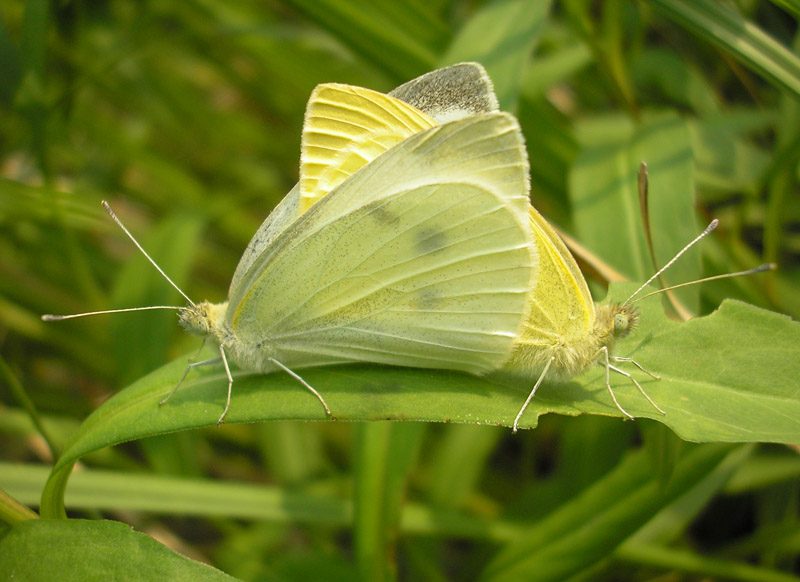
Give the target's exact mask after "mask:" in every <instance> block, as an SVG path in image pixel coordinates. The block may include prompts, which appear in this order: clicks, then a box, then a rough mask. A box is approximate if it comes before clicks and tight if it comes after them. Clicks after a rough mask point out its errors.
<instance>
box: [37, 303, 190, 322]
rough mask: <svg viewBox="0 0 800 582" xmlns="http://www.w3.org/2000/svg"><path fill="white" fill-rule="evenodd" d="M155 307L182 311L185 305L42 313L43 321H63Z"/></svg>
mask: <svg viewBox="0 0 800 582" xmlns="http://www.w3.org/2000/svg"><path fill="white" fill-rule="evenodd" d="M154 309H172V310H174V311H180V310H181V309H185V308H184V307H178V306H177V305H147V306H146V307H125V308H122V309H103V310H101V311H87V312H85V313H71V314H69V315H53V314H52V313H45V314H44V315H42V321H63V320H65V319H75V318H77V317H88V316H90V315H105V314H107V313H128V312H129V311H152V310H154Z"/></svg>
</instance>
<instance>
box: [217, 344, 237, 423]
mask: <svg viewBox="0 0 800 582" xmlns="http://www.w3.org/2000/svg"><path fill="white" fill-rule="evenodd" d="M219 355H220V358H222V367H223V368H225V375H226V376H227V377H228V396H227V398H226V399H225V409H224V410H223V411H222V414H220V415H219V418H218V419H217V425H220V424H222V423H223V422H225V417H226V416H227V415H228V410H229V409H230V407H231V392H232V391H233V375H231V369H230V367H229V366H228V358H227V357H226V356H225V350H224V348H223V347H222V346H221V345H220V346H219Z"/></svg>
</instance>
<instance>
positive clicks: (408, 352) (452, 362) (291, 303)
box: [228, 113, 532, 371]
mask: <svg viewBox="0 0 800 582" xmlns="http://www.w3.org/2000/svg"><path fill="white" fill-rule="evenodd" d="M531 272H532V259H531V231H530V228H529V227H528V223H527V160H526V157H525V150H524V145H523V143H522V138H521V134H520V132H519V128H518V126H517V124H516V121H515V120H514V119H513V117H511V116H508V115H506V114H501V113H496V114H488V115H484V116H479V117H474V118H468V119H463V120H460V121H457V122H453V123H449V124H446V125H443V126H439V127H436V128H433V129H430V130H427V131H425V132H423V133H420V134H418V135H415V136H413V137H411V138H409V139H408V140H406V141H405V142H403V143H402V144H401V145H399V146H397V147H395V148H393V149H392V150H390V151H388V152H387V153H386V154H384V155H383V156H381V157H380V158H378V159H376V160H375V161H374V162H372V163H371V164H369V166H367V167H365V168H364V169H363V170H362V171H361V172H359V173H357V174H355V175H354V176H353V177H351V178H350V179H348V180H347V181H345V182H344V183H343V184H342V185H341V186H340V187H339V188H337V189H336V190H334V191H333V192H332V193H331V194H330V195H329V196H328V197H326V198H324V199H323V200H321V201H320V202H319V203H318V204H317V205H315V206H314V207H313V208H312V209H311V210H310V211H309V212H308V213H306V214H305V215H304V216H303V217H302V218H301V219H299V220H298V221H297V222H295V223H294V224H292V225H291V227H289V229H287V230H286V231H285V232H284V234H283V235H281V236H280V237H279V238H278V239H276V240H275V242H274V243H273V245H271V247H270V248H269V249H266V250H265V252H264V253H263V254H262V256H261V257H259V259H258V260H257V261H256V262H255V263H254V264H253V266H252V268H251V269H250V271H249V272H248V273H247V274H246V276H245V277H244V278H243V280H242V285H241V288H239V289H235V290H234V293H233V294H232V296H231V300H230V304H229V311H228V320H229V323H230V325H231V328H232V329H233V331H234V333H235V334H236V336H237V338H238V339H239V340H240V341H242V342H244V344H246V345H248V346H265V345H269V346H272V347H274V348H277V350H278V353H279V354H280V356H281V357H282V358H283V360H282V361H283V362H284V363H285V364H287V365H289V366H290V367H291V366H296V367H302V366H307V365H316V364H320V363H327V362H341V361H373V362H384V363H391V364H396V365H406V366H422V367H443V368H451V369H460V370H468V371H484V370H489V369H493V368H495V367H498V366H499V365H501V364H502V363H503V361H504V360H505V359H507V357H508V354H509V353H510V346H511V342H512V341H513V339H514V338H515V336H516V334H517V333H518V332H519V329H520V326H521V324H522V322H523V320H524V318H525V315H526V294H527V290H528V289H529V286H530V280H531Z"/></svg>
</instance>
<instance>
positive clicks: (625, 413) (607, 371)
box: [600, 346, 638, 420]
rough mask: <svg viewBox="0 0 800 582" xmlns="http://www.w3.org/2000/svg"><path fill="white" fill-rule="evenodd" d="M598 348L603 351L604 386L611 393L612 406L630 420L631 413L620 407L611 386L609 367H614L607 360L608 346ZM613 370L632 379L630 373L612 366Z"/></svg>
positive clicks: (631, 417) (631, 418)
mask: <svg viewBox="0 0 800 582" xmlns="http://www.w3.org/2000/svg"><path fill="white" fill-rule="evenodd" d="M600 349H601V351H602V352H603V359H604V362H605V366H604V367H605V369H606V388H607V389H608V393H609V394H610V395H611V400H613V401H614V406H616V407H617V410H619V411H620V412H621V413H622V414H624V415H625V417H626V418H628V419H630V420H633V415H631V413H629V412H628V411H627V410H625V409H624V408H622V406H621V405H620V403H619V402H618V401H617V397H616V395H615V394H614V390H613V389H612V388H611V369H612V368H614V367H613V366H612V365H611V362H610V361H609V357H608V348H607V347H606V346H603V347H602V348H600ZM614 371H620V372H621V373H622V374H623V375H625V376H628V377H629V378H631V379H632V380H633V376H631V375H630V374H627V373H625V372H622V371H621V370H618V369H617V368H614ZM633 381H634V382H636V380H633ZM636 384H637V385H638V382H636Z"/></svg>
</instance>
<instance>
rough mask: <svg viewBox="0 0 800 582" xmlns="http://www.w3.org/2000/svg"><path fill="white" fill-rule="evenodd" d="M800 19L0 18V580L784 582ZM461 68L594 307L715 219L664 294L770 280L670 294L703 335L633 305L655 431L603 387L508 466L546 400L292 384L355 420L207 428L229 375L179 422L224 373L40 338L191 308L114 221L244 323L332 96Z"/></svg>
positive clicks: (198, 9)
mask: <svg viewBox="0 0 800 582" xmlns="http://www.w3.org/2000/svg"><path fill="white" fill-rule="evenodd" d="M798 14H800V10H798V4H797V2H795V1H789V0H780V1H777V0H776V1H774V2H743V1H742V2H716V1H713V0H703V1H688V0H658V1H653V2H649V3H645V2H640V3H627V2H626V3H622V2H620V3H616V2H610V3H590V2H587V1H585V0H563V1H561V2H555V1H554V2H535V3H531V2H528V1H526V0H494V1H485V2H470V3H463V2H457V1H454V0H429V1H427V2H421V1H417V0H413V1H409V2H393V1H390V0H373V1H371V2H366V1H360V0H359V1H357V2H336V1H333V0H326V1H320V2H317V1H310V0H286V1H285V2H277V3H262V2H254V1H252V0H237V1H236V2H210V1H208V0H191V1H188V2H179V3H130V2H121V1H115V0H112V1H110V2H104V3H94V2H68V3H64V2H55V3H53V2H45V1H43V0H28V1H27V2H22V1H21V0H13V1H11V2H6V3H3V5H2V7H0V127H1V128H2V136H1V139H0V332H1V333H0V337H1V338H2V344H0V345H2V348H1V350H0V353H1V354H2V362H0V364H2V365H1V366H0V372H2V375H0V378H2V382H0V395H1V396H2V399H3V402H4V407H3V409H2V410H0V431H2V438H3V440H4V445H3V447H2V450H3V457H2V459H0V488H2V489H3V490H5V491H6V492H7V493H8V494H9V495H0V516H2V522H3V525H2V526H0V527H2V529H0V571H2V572H4V573H7V572H13V573H15V575H17V576H18V577H19V578H20V579H52V578H53V577H54V573H57V574H58V577H59V579H81V580H84V579H91V578H99V577H105V578H113V577H117V578H120V579H135V577H136V576H138V577H139V578H140V579H155V578H158V579H181V578H190V577H191V579H202V578H203V577H207V578H213V577H220V578H221V577H223V576H224V574H222V573H221V572H220V571H217V570H212V569H210V568H208V567H206V566H203V565H201V564H199V563H198V562H196V561H194V560H199V561H206V562H210V563H212V564H214V566H215V567H217V568H219V570H222V571H225V572H227V573H228V574H230V575H232V576H236V577H238V578H242V579H263V578H281V579H342V580H351V579H354V578H357V577H361V578H364V579H370V580H380V579H391V578H393V577H400V578H405V579H420V578H424V579H450V578H453V579H472V578H478V577H481V578H484V579H512V577H513V579H517V580H563V579H567V578H569V579H573V580H574V579H592V580H602V579H607V580H617V579H622V578H624V579H646V578H652V577H654V576H659V575H664V574H666V575H669V576H673V577H680V576H681V575H683V576H684V577H691V576H697V577H705V578H712V577H718V578H724V579H731V580H796V579H798V578H797V575H798V574H800V565H799V564H800V539H798V537H797V531H800V528H799V527H798V525H800V524H799V523H798V522H800V509H799V508H798V498H799V497H798V492H799V491H800V460H798V456H797V451H796V445H797V443H800V420H798V419H800V383H799V382H798V378H800V326H798V324H797V323H796V321H794V320H793V319H792V318H797V316H798V314H800V299H798V298H800V289H798V287H800V276H798V273H799V272H800V270H799V269H798V263H799V261H798V256H800V239H799V238H798V236H797V232H798V229H797V226H798V224H800V204H798V203H797V200H798V198H797V195H798V179H799V178H800V173H799V172H798V160H800V104H799V103H800V102H799V101H798V97H800V58H799V57H798V47H800V41H799V40H798V38H797V36H796V33H795V30H796V28H797V22H796V20H794V19H796V18H797V16H798ZM470 59H474V60H479V61H481V62H483V63H484V64H485V65H486V67H487V69H488V70H489V73H490V75H491V76H492V78H493V80H494V82H495V86H496V88H497V91H498V95H499V96H500V98H501V102H502V105H503V108H505V109H507V110H510V111H513V112H515V113H516V115H517V116H518V117H519V119H520V121H521V124H522V126H523V131H524V133H525V136H526V140H527V145H528V150H529V154H530V158H531V169H532V184H533V201H534V204H535V205H536V206H537V207H538V208H539V209H540V210H541V211H542V213H543V214H544V215H545V216H546V217H547V218H548V219H549V220H551V221H552V222H553V224H555V225H557V226H558V227H559V228H561V230H562V231H563V232H565V233H567V234H569V235H570V236H571V237H572V238H574V239H575V240H577V241H578V242H579V243H580V244H581V245H582V246H583V247H584V248H585V249H586V252H585V253H581V255H582V257H583V258H584V259H585V261H586V265H587V269H586V272H587V274H590V275H592V276H591V277H590V282H592V284H593V285H597V289H596V291H597V293H596V295H597V297H598V298H600V297H603V296H604V295H605V291H604V290H602V288H601V287H602V284H603V283H605V282H607V281H608V280H615V279H621V278H628V279H631V280H632V281H636V282H640V281H642V280H643V279H644V278H646V277H647V276H648V275H649V274H650V273H651V272H652V271H653V269H654V262H655V263H658V264H663V263H664V262H665V261H666V260H667V259H668V258H669V257H670V256H672V254H674V253H675V252H676V251H677V250H678V249H679V248H681V246H683V244H685V242H686V241H688V240H689V239H691V238H692V237H693V236H694V235H695V234H696V233H697V232H698V231H699V230H700V228H701V227H702V225H703V224H704V223H705V222H707V221H708V220H709V219H710V218H711V217H717V218H719V219H720V221H721V227H720V228H719V229H718V231H717V232H716V233H715V234H714V235H713V236H712V237H710V238H709V239H707V240H705V241H704V242H703V243H702V244H701V245H700V246H699V247H698V248H695V249H693V250H692V251H690V252H689V253H688V254H687V256H685V257H683V258H682V259H681V261H680V262H679V263H678V264H677V265H676V266H675V268H674V269H672V270H670V271H669V272H668V273H666V274H665V276H664V279H665V281H664V283H665V284H674V283H679V282H682V281H686V280H690V279H693V278H696V277H699V276H705V275H714V274H719V273H725V272H731V271H737V270H741V269H745V268H748V267H751V266H753V265H755V264H758V263H761V262H776V263H778V264H779V270H778V271H777V272H774V273H767V274H762V275H757V276H755V277H751V278H748V279H736V280H727V281H716V282H711V283H708V284H705V285H702V286H699V287H692V288H688V289H681V290H678V291H677V292H676V293H675V295H676V297H677V300H678V302H679V305H678V307H677V312H678V313H682V314H685V313H693V314H695V315H697V317H696V318H694V319H692V320H691V321H688V322H678V321H674V320H672V319H670V318H669V317H668V316H667V315H665V309H667V311H668V312H671V311H672V310H673V308H672V307H668V306H666V302H662V301H661V300H659V299H658V298H651V299H647V300H645V301H642V302H641V303H640V304H639V305H640V306H641V309H642V317H641V322H640V325H639V327H638V329H637V330H636V331H635V333H633V334H631V336H630V337H628V338H626V339H625V340H623V341H622V342H620V344H619V345H618V347H617V350H616V351H617V353H618V354H619V355H624V356H632V357H635V358H636V360H637V361H638V362H639V363H641V364H642V365H643V366H645V367H646V368H647V369H648V370H650V371H652V372H654V373H657V374H658V375H659V376H660V378H661V379H660V380H658V381H656V380H652V379H650V378H648V377H647V376H645V375H643V374H641V373H639V372H637V371H635V369H634V371H633V374H634V375H635V376H636V377H637V378H640V379H641V381H642V384H643V386H644V388H645V389H646V390H647V392H648V394H650V395H651V396H652V397H653V399H654V400H655V401H656V402H657V403H659V405H660V406H662V407H663V408H664V409H665V411H666V415H664V416H662V415H660V414H658V413H657V411H655V410H654V409H653V408H652V407H651V406H649V404H648V403H647V402H646V401H645V400H644V399H643V398H642V397H641V395H640V394H639V393H638V392H637V391H636V389H635V388H634V387H633V386H632V385H631V384H630V383H629V382H627V381H626V380H625V379H624V378H622V377H616V378H613V379H612V382H613V385H614V388H615V392H616V394H617V397H618V398H619V399H620V401H621V403H622V404H623V406H625V407H626V408H627V409H628V410H630V411H631V412H632V413H634V415H636V416H637V417H642V418H641V419H640V420H637V421H635V422H626V423H623V422H621V421H620V414H619V412H618V411H617V410H616V409H615V408H614V407H613V406H612V405H611V403H610V400H609V397H608V393H607V391H606V389H605V385H604V377H603V376H604V373H603V370H602V369H599V368H598V369H596V370H591V371H589V372H587V373H586V374H584V375H583V376H581V377H579V378H575V379H574V380H572V381H570V382H567V383H564V384H554V383H546V384H545V385H544V386H543V387H542V389H541V390H540V392H539V393H538V394H537V397H536V399H535V400H534V401H533V403H532V405H531V407H530V408H529V410H528V411H527V413H526V415H525V416H524V418H523V422H522V426H523V427H525V428H533V427H536V429H535V430H523V431H521V432H520V433H519V434H517V435H512V434H511V432H510V430H508V429H507V428H504V427H507V426H509V424H510V423H511V421H512V420H513V418H514V415H515V414H516V412H517V410H518V408H519V406H520V405H521V402H522V400H523V399H524V397H525V395H526V393H527V391H528V389H529V388H530V386H529V381H523V380H520V379H518V378H514V377H506V376H501V375H495V376H490V377H487V378H477V377H472V376H468V375H464V374H456V373H450V372H441V371H432V370H414V369H397V368H388V367H381V366H367V365H364V366H343V367H329V368H320V369H314V370H307V371H306V370H304V371H303V377H304V378H305V379H306V380H307V381H309V382H310V383H311V384H312V385H313V386H314V387H316V388H318V389H319V390H320V391H321V392H322V393H323V394H324V396H325V398H326V400H327V401H328V403H329V404H330V406H331V408H332V410H333V413H334V416H335V417H336V422H323V421H324V413H323V411H322V409H321V407H320V406H319V403H318V402H317V401H316V400H315V399H314V398H313V396H311V395H310V394H309V393H308V392H306V391H304V390H303V389H302V387H300V386H299V385H298V384H297V382H295V381H294V380H292V379H291V378H289V377H287V376H286V375H284V374H272V375H268V376H259V375H253V374H244V373H242V372H239V371H237V372H236V382H235V384H234V397H233V403H232V408H231V411H230V415H229V417H228V422H227V424H226V425H225V426H223V427H219V428H216V427H214V424H215V421H216V418H217V417H218V415H219V413H220V411H221V408H222V405H223V402H224V391H225V382H224V379H223V375H222V373H221V371H220V370H219V369H216V368H213V367H212V368H205V369H200V370H195V371H193V372H192V373H191V374H190V375H189V377H188V378H187V380H186V382H185V384H184V385H183V386H182V387H181V389H180V390H179V391H178V392H177V393H176V394H175V396H174V397H173V398H172V399H171V400H170V401H169V402H168V403H166V404H165V405H163V406H159V405H158V402H159V400H161V398H163V396H164V395H165V394H166V393H167V392H169V391H170V390H171V388H172V387H173V386H174V385H175V382H176V380H177V379H178V378H180V376H181V374H182V372H183V369H184V366H185V363H186V361H187V358H194V359H197V358H200V357H202V353H197V350H198V348H199V341H197V340H196V338H192V337H188V336H186V335H184V334H182V333H181V331H180V330H179V329H178V327H177V326H176V325H175V317H174V314H171V313H169V312H167V313H161V312H150V313H138V314H127V315H124V316H122V315H120V316H109V317H97V318H91V319H84V320H75V321H68V322H60V323H44V322H42V321H41V320H40V319H39V316H40V314H42V313H75V312H81V311H89V310H96V309H108V308H114V307H129V306H136V305H153V304H162V305H177V304H180V301H181V298H180V297H179V296H178V294H177V293H176V292H175V291H174V290H173V289H171V288H170V287H169V286H168V285H167V284H166V282H165V281H164V280H163V279H162V278H161V277H160V276H159V275H158V274H157V273H155V272H154V271H153V269H152V268H151V266H150V265H149V264H148V263H147V262H146V261H145V260H144V259H143V258H142V257H141V256H139V255H138V254H137V253H136V251H135V249H133V248H131V245H130V244H129V243H128V241H127V240H126V239H124V238H123V237H122V236H121V233H120V232H119V231H118V230H117V229H116V227H115V226H114V225H113V224H111V223H110V221H109V220H108V219H107V218H106V217H105V215H104V214H103V212H102V210H101V209H100V207H99V201H100V200H101V199H108V200H109V201H110V202H111V204H112V206H113V207H114V208H115V210H116V212H117V214H118V215H120V216H121V217H122V218H123V220H124V221H125V223H126V225H127V226H128V227H129V228H130V229H131V230H132V231H133V232H134V233H136V234H137V236H138V237H139V238H140V240H141V241H142V242H143V244H144V246H145V247H146V248H147V249H148V250H149V251H150V252H151V253H152V254H153V255H154V256H155V257H156V259H157V260H158V261H159V263H160V264H161V265H162V267H164V269H165V270H166V271H167V272H168V273H169V274H170V276H171V277H172V278H173V279H174V280H175V281H176V282H177V283H178V284H179V285H180V286H181V287H182V288H183V289H184V290H186V292H187V293H188V294H189V296H190V297H192V298H194V299H209V300H213V301H219V300H222V299H223V298H224V297H225V295H226V289H227V285H228V283H229V281H230V277H231V274H232V273H233V270H234V268H235V266H236V263H237V260H238V258H239V256H240V254H241V252H242V249H243V248H244V246H245V245H246V243H247V241H248V240H249V237H250V236H251V235H252V234H253V232H254V231H255V230H256V228H257V227H258V225H259V224H260V222H261V221H262V220H263V218H264V216H265V215H266V214H267V213H268V212H269V210H270V209H271V208H272V207H273V206H274V205H275V204H276V203H277V202H278V201H279V200H280V199H281V197H282V196H283V195H284V194H285V193H286V192H288V190H289V189H290V188H291V186H292V185H293V183H294V182H295V181H296V178H297V160H298V155H299V140H300V129H301V126H302V120H303V111H304V107H305V103H306V100H307V98H308V95H309V93H310V91H311V89H312V88H313V87H314V86H315V85H316V84H318V83H320V82H325V81H337V82H344V83H353V84H358V85H363V86H367V87H370V88H374V89H378V90H389V89H391V88H392V87H393V86H395V85H397V84H399V83H401V82H403V81H406V80H408V79H409V78H411V77H414V76H416V75H418V74H421V73H423V72H425V71H427V70H430V69H432V68H435V67H437V66H440V65H444V64H450V63H452V62H455V61H461V60H470ZM641 161H646V162H647V163H648V170H649V186H650V197H649V218H648V223H649V225H650V227H651V230H652V252H653V253H654V255H655V260H653V259H651V254H650V248H649V247H648V244H647V237H646V236H645V234H644V232H645V231H644V228H643V226H642V225H643V220H642V218H641V214H640V202H639V200H638V198H637V172H638V167H639V163H640V162H641ZM637 286H638V285H634V284H630V283H625V284H621V285H612V286H611V289H610V292H609V297H610V298H612V299H616V300H620V299H624V298H625V297H627V295H628V294H629V293H630V292H631V291H632V290H633V289H635V288H636V287H637ZM662 303H663V304H662ZM126 386H127V387H126ZM101 402H102V404H101ZM310 420H315V421H319V422H306V421H310ZM384 420H392V421H419V422H377V421H384ZM345 421H357V422H345ZM478 425H482V426H478ZM487 425H491V426H487ZM187 429H195V430H191V431H189V430H187ZM676 435H678V436H676ZM41 437H44V438H41ZM678 437H680V439H679V438H678ZM681 439H683V440H681ZM685 441H693V444H689V443H687V442H685ZM121 443H127V444H125V445H123V446H120V447H111V445H119V444H121ZM722 443H727V444H722ZM745 443H747V444H745ZM767 443H777V444H767ZM792 443H794V445H795V448H794V449H793V448H791V447H787V446H783V445H786V444H789V445H791V444H792ZM110 447H111V448H110ZM53 457H57V460H53ZM79 461H80V466H81V470H80V471H77V470H76V471H75V474H74V476H72V477H70V473H71V472H72V471H73V469H74V467H75V466H76V463H78V462H79ZM51 462H52V463H54V466H53V468H52V470H51V468H50V463H51ZM0 493H1V492H0ZM21 504H27V505H30V506H33V507H35V506H39V510H40V514H41V515H42V516H43V517H50V518H56V519H42V520H35V519H33V518H34V517H35V516H34V515H33V514H31V513H30V512H29V511H28V510H27V509H26V508H25V507H24V506H23V505H21ZM65 511H66V512H68V513H69V515H70V516H71V517H88V518H93V519H91V521H88V520H78V519H68V520H65V519H61V518H62V517H63V516H64V515H65ZM100 517H111V518H114V519H121V520H124V521H125V522H127V523H131V524H132V525H134V526H135V528H136V529H137V530H139V531H144V532H148V533H153V535H156V536H157V537H158V539H159V540H162V541H164V543H165V544H166V545H168V546H169V547H170V548H173V549H174V550H175V551H173V550H168V549H167V548H166V547H165V546H164V545H162V544H159V543H157V542H154V541H153V540H151V539H150V538H149V537H146V536H144V535H142V534H139V533H135V532H134V531H132V530H131V529H130V528H129V527H128V526H126V525H123V524H120V523H113V522H108V521H103V520H101V519H97V518H100ZM176 552H177V553H176ZM179 554H185V555H189V556H191V557H192V558H193V560H189V559H187V558H184V557H182V556H180V555H179ZM70 577H71V578H70Z"/></svg>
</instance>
